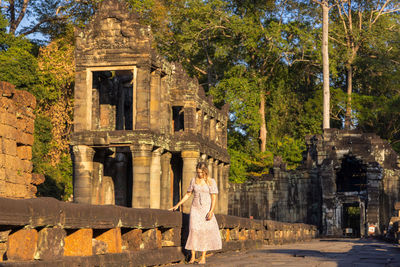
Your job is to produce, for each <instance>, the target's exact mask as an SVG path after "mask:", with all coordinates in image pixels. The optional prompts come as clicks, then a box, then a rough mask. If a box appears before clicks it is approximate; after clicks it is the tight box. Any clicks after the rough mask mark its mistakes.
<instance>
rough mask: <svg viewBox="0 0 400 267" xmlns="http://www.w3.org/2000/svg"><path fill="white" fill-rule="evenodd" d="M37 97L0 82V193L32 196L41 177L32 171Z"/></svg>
mask: <svg viewBox="0 0 400 267" xmlns="http://www.w3.org/2000/svg"><path fill="white" fill-rule="evenodd" d="M35 107H36V99H35V97H34V96H33V95H31V94H30V93H28V92H26V91H21V90H16V89H15V86H14V85H12V84H9V83H7V82H0V197H7V198H32V197H35V193H36V191H37V189H36V185H38V184H41V183H42V182H43V181H44V177H43V176H42V175H38V174H32V162H31V159H32V145H33V131H34V122H35V115H34V113H33V110H34V109H35Z"/></svg>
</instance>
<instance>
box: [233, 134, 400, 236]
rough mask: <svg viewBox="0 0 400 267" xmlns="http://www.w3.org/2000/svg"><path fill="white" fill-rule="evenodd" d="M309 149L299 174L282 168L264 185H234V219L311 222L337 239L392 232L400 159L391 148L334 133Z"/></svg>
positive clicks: (371, 138)
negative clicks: (385, 231)
mask: <svg viewBox="0 0 400 267" xmlns="http://www.w3.org/2000/svg"><path fill="white" fill-rule="evenodd" d="M307 147H308V149H307V153H306V154H305V160H304V163H303V166H301V167H300V168H298V169H297V170H295V171H286V170H285V167H284V164H282V163H280V162H276V163H275V167H274V168H273V170H272V172H271V174H270V175H268V176H265V177H264V178H263V179H261V180H257V181H250V182H248V183H245V184H242V185H232V186H231V189H230V196H229V201H230V202H229V214H232V215H240V216H246V217H248V216H253V217H255V218H261V217H265V218H269V219H274V220H280V221H287V222H307V223H311V224H315V225H318V226H319V228H320V230H321V232H322V233H323V234H324V235H334V236H339V235H342V234H344V231H345V229H350V228H351V229H352V230H351V231H352V233H351V234H352V235H354V236H364V235H367V234H368V231H371V230H373V229H374V227H375V234H379V233H380V232H382V231H383V230H384V229H386V227H387V226H388V224H389V221H390V218H391V216H392V215H393V214H392V213H393V212H394V204H395V202H396V201H398V200H399V199H400V194H399V176H400V169H399V166H398V155H397V154H396V153H395V152H394V151H393V149H392V148H391V147H390V145H389V144H388V143H387V142H386V141H384V140H382V139H380V138H379V137H378V136H376V135H375V134H366V133H361V132H359V131H355V130H353V131H346V130H337V129H329V130H325V131H324V134H323V135H315V136H312V137H310V138H308V140H307ZM348 234H349V233H348Z"/></svg>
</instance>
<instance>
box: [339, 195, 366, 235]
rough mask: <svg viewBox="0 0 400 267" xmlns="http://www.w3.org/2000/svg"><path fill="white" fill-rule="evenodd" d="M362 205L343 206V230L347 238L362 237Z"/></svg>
mask: <svg viewBox="0 0 400 267" xmlns="http://www.w3.org/2000/svg"><path fill="white" fill-rule="evenodd" d="M360 214H361V212H360V203H358V202H356V203H350V204H343V222H342V229H343V232H344V235H345V236H348V237H360Z"/></svg>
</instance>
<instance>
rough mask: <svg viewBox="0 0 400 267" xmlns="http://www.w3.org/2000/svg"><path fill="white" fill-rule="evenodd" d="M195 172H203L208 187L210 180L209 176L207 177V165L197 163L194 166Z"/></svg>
mask: <svg viewBox="0 0 400 267" xmlns="http://www.w3.org/2000/svg"><path fill="white" fill-rule="evenodd" d="M196 170H201V171H203V173H204V175H205V176H206V178H205V180H206V183H207V184H208V185H210V184H211V180H210V176H209V175H208V167H207V163H205V162H199V163H197V165H196ZM196 178H198V177H196Z"/></svg>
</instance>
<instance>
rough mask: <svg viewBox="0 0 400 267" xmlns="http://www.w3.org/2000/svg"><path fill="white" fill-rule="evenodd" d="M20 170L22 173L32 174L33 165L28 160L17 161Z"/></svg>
mask: <svg viewBox="0 0 400 267" xmlns="http://www.w3.org/2000/svg"><path fill="white" fill-rule="evenodd" d="M19 164H20V168H19V169H20V170H21V171H23V172H32V169H33V164H32V162H31V161H30V160H19Z"/></svg>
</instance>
